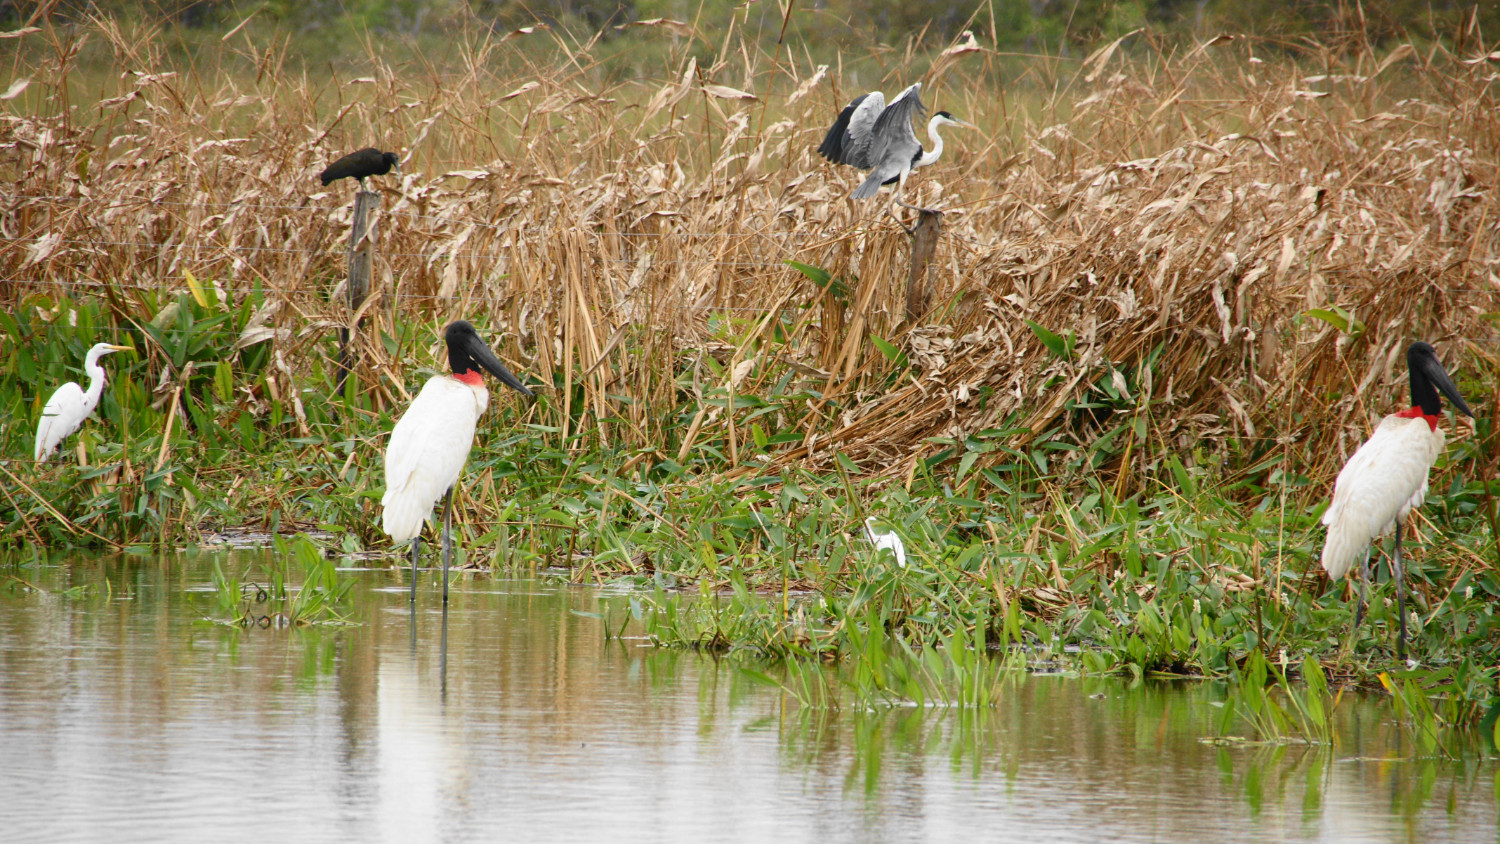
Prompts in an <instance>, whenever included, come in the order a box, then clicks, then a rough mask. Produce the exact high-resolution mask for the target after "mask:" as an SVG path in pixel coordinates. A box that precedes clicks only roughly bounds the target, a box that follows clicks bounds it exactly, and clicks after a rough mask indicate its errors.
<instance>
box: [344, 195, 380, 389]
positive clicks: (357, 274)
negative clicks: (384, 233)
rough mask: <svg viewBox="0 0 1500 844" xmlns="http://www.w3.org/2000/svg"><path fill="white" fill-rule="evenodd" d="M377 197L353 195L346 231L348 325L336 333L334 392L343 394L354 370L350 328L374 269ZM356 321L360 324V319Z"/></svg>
mask: <svg viewBox="0 0 1500 844" xmlns="http://www.w3.org/2000/svg"><path fill="white" fill-rule="evenodd" d="M379 208H380V194H378V193H375V192H374V191H367V190H361V191H360V192H359V193H356V194H355V195H354V225H352V226H350V227H349V283H348V284H347V285H345V289H346V291H347V292H348V294H349V323H350V324H349V325H346V326H344V327H343V328H341V329H339V375H338V381H337V382H336V383H335V384H334V392H335V393H342V392H343V391H344V381H345V380H347V379H348V377H349V373H350V372H351V371H352V370H353V369H354V363H355V361H354V357H355V354H354V343H353V339H354V337H353V333H352V332H351V331H350V329H351V328H353V329H358V326H357V325H355V324H354V316H355V314H358V313H359V309H360V307H361V306H362V305H364V303H365V298H366V297H368V296H369V295H370V271H371V269H372V268H373V267H374V265H375V225H374V223H373V222H372V216H371V213H370V212H371V211H376V210H379ZM359 321H360V322H361V323H363V322H364V317H360V319H359Z"/></svg>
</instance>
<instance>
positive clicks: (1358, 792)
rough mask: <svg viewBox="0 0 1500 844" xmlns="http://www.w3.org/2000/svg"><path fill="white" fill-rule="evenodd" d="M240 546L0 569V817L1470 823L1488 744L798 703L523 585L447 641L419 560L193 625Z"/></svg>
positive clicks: (1064, 698) (1138, 703)
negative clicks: (244, 620) (1430, 751)
mask: <svg viewBox="0 0 1500 844" xmlns="http://www.w3.org/2000/svg"><path fill="white" fill-rule="evenodd" d="M257 553H262V552H237V553H236V554H235V555H233V556H219V557H217V558H216V557H213V556H209V555H201V556H198V557H195V558H187V557H182V556H175V557H172V558H168V559H149V558H135V557H124V558H120V557H113V558H105V559H92V560H78V559H74V560H70V561H67V564H66V565H64V564H61V563H47V564H36V563H28V564H24V565H22V564H16V563H0V840H4V841H10V842H21V841H46V842H55V841H108V842H122V841H207V840H215V841H237V840H257V841H279V840H297V841H350V840H361V841H392V842H408V841H429V840H441V841H494V840H501V841H504V840H515V841H768V840H773V841H776V842H778V844H779V843H780V842H799V841H809V842H812V841H816V842H839V841H944V842H946V841H1024V842H1042V841H1100V840H1108V841H1174V840H1177V841H1189V842H1212V841H1244V840H1250V839H1252V838H1253V839H1256V840H1264V841H1274V840H1289V841H1340V842H1344V841H1423V842H1428V841H1466V842H1467V841H1494V840H1496V838H1497V827H1496V824H1497V813H1496V805H1497V803H1496V782H1495V775H1496V765H1495V764H1494V762H1493V761H1486V760H1478V759H1469V760H1463V761H1459V762H1449V761H1440V760H1435V759H1426V758H1420V757H1419V756H1418V754H1417V752H1416V751H1415V750H1414V749H1413V748H1411V747H1410V746H1408V745H1407V744H1404V743H1403V739H1402V736H1401V734H1400V733H1399V731H1397V730H1395V729H1394V728H1393V727H1392V725H1391V723H1390V715H1389V712H1388V711H1387V710H1386V709H1384V708H1383V706H1382V705H1381V704H1380V703H1379V702H1378V701H1374V700H1365V701H1355V702H1352V703H1351V702H1350V701H1349V700H1345V701H1344V703H1343V704H1342V705H1341V707H1340V711H1339V729H1340V734H1339V736H1338V741H1337V744H1336V746H1335V747H1334V748H1333V749H1332V750H1328V749H1319V748H1307V747H1277V748H1269V747H1232V748H1226V747H1218V746H1214V745H1210V744H1205V743H1203V742H1201V741H1199V739H1200V738H1201V737H1203V736H1205V735H1212V734H1214V733H1215V729H1214V728H1213V726H1212V724H1213V723H1214V721H1215V719H1216V717H1217V713H1218V711H1219V710H1218V708H1217V707H1216V705H1215V702H1216V700H1218V699H1221V698H1222V695H1223V691H1222V689H1217V688H1216V687H1214V686H1211V685H1209V684H1147V685H1141V686H1135V687H1132V686H1130V685H1129V684H1127V683H1124V682H1116V681H1099V680H1079V679H1071V678H1063V677H1031V678H1022V677H1018V678H1017V680H1016V682H1015V683H1014V684H1013V685H1010V686H1007V687H1006V689H1005V692H1004V694H1003V695H1002V700H1001V702H1000V704H999V705H998V706H996V707H994V708H993V709H986V710H982V711H977V712H976V711H961V710H951V709H926V710H921V709H915V708H896V709H886V710H882V711H875V712H869V711H865V712H854V711H848V710H845V711H844V712H842V713H835V714H830V713H818V712H808V711H807V710H803V709H799V708H798V707H796V706H795V705H793V704H792V703H791V702H790V701H788V700H787V699H785V698H784V697H783V696H782V695H781V694H780V693H779V692H778V691H777V690H775V689H772V688H768V687H767V686H765V685H762V684H757V683H755V682H753V681H752V680H751V679H749V678H748V677H747V675H745V674H744V673H743V672H741V671H739V670H737V669H736V667H735V663H734V662H733V661H729V660H715V659H713V658H710V657H704V656H699V655H696V654H691V653H681V652H675V651H663V650H658V649H653V648H650V647H646V646H645V643H644V642H641V641H639V640H627V641H624V642H621V641H609V642H606V641H605V637H604V635H603V628H602V625H601V622H600V620H599V619H597V618H593V617H589V616H585V615H579V614H578V613H599V612H600V611H601V610H604V611H608V610H609V609H610V607H611V606H616V607H617V606H618V604H619V603H620V602H621V600H622V599H620V598H619V597H618V596H617V595H616V596H612V595H611V594H609V593H601V592H599V591H597V590H593V589H584V588H579V587H573V586H566V585H560V584H557V583H552V582H547V581H545V580H500V581H496V580H489V579H475V580H464V579H460V580H457V581H456V582H455V585H454V591H453V596H452V605H451V608H450V611H449V614H448V616H447V629H446V644H447V647H446V659H445V658H444V649H443V642H444V620H443V615H442V613H441V612H440V601H439V600H438V594H439V593H438V591H437V587H436V584H435V583H433V582H432V581H431V580H427V581H425V582H424V583H423V584H422V591H421V594H420V596H419V602H418V608H417V611H416V613H415V614H412V613H411V612H410V611H409V608H408V603H407V595H406V591H405V586H404V583H403V581H402V580H401V578H400V577H399V576H398V575H397V574H395V573H392V572H389V571H384V570H378V571H355V572H351V573H349V574H348V575H347V576H348V577H351V578H353V579H354V580H355V582H356V584H355V587H354V591H353V593H352V596H351V597H352V602H351V606H352V611H351V616H352V618H353V620H355V621H357V622H359V624H358V625H356V626H347V627H307V628H300V629H291V630H277V629H275V628H271V629H251V630H244V629H240V628H237V627H232V626H225V625H223V624H221V623H216V621H215V619H222V618H223V617H224V614H223V612H222V611H221V609H220V607H219V605H218V604H217V602H216V598H215V595H214V592H213V585H212V581H211V571H212V564H213V562H214V561H215V559H217V560H218V561H219V562H220V563H221V564H222V565H224V567H225V569H226V570H227V571H230V572H235V571H251V570H253V567H254V564H255V554H257ZM23 581H24V583H25V584H29V585H31V586H36V587H40V589H41V590H42V591H33V590H32V589H30V588H27V587H26V586H24V585H23V583H22V582H23ZM771 670H773V671H774V669H771Z"/></svg>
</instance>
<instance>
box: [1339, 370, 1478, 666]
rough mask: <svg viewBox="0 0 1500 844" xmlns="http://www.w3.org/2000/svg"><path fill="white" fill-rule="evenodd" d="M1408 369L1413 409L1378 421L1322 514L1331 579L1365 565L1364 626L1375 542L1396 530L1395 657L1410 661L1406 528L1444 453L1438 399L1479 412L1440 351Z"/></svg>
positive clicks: (1392, 566) (1356, 619)
mask: <svg viewBox="0 0 1500 844" xmlns="http://www.w3.org/2000/svg"><path fill="white" fill-rule="evenodd" d="M1406 367H1407V371H1408V374H1409V377H1410V378H1411V401H1412V406H1411V407H1410V408H1409V409H1407V410H1403V411H1401V412H1400V413H1393V414H1391V415H1390V416H1387V417H1385V418H1384V419H1382V420H1380V425H1379V426H1377V427H1376V428H1375V433H1374V434H1371V435H1370V439H1369V440H1367V441H1366V442H1365V444H1364V445H1362V446H1360V447H1359V450H1358V451H1356V452H1354V456H1353V457H1351V458H1349V462H1348V463H1345V464H1344V468H1343V469H1342V470H1341V471H1340V472H1339V476H1338V480H1336V481H1335V482H1334V485H1333V503H1332V504H1330V505H1329V506H1328V510H1327V512H1325V513H1324V514H1323V524H1325V525H1327V526H1328V538H1327V540H1326V541H1325V542H1324V543H1323V569H1324V570H1325V571H1327V572H1328V576H1329V577H1330V578H1332V579H1333V580H1338V579H1340V578H1342V577H1344V575H1346V574H1347V573H1348V572H1349V569H1350V567H1351V566H1353V565H1354V561H1355V559H1356V558H1358V559H1359V560H1360V561H1361V562H1360V573H1361V574H1362V575H1363V576H1364V582H1363V583H1361V584H1360V607H1359V609H1358V610H1356V611H1355V615H1354V623H1355V625H1356V626H1358V624H1359V617H1360V612H1361V611H1362V610H1363V609H1364V603H1365V599H1366V590H1367V588H1368V587H1367V585H1366V584H1368V583H1369V580H1370V543H1371V542H1372V541H1374V540H1375V539H1377V538H1379V537H1381V536H1384V535H1385V534H1386V532H1388V531H1389V530H1391V528H1392V527H1394V528H1395V529H1396V544H1395V551H1394V553H1392V554H1391V556H1390V558H1389V559H1390V569H1391V579H1392V580H1394V581H1396V611H1397V613H1398V615H1399V616H1400V619H1401V632H1400V634H1399V638H1398V639H1397V640H1396V654H1397V657H1398V658H1400V659H1405V658H1406V582H1405V575H1404V572H1403V570H1402V568H1401V523H1402V522H1403V521H1405V520H1406V516H1407V514H1408V513H1410V512H1411V511H1412V510H1413V509H1415V508H1417V507H1420V506H1422V500H1423V499H1425V498H1426V497H1427V473H1428V470H1430V469H1431V468H1432V464H1433V462H1434V461H1436V460H1437V456H1438V455H1439V454H1441V453H1442V451H1443V431H1442V429H1441V428H1439V427H1438V423H1440V422H1442V420H1443V417H1442V413H1443V408H1442V402H1441V400H1440V399H1439V396H1438V393H1439V391H1441V393H1442V395H1444V396H1447V397H1448V400H1449V401H1450V402H1452V403H1453V406H1454V407H1456V408H1458V409H1459V410H1461V411H1463V412H1464V413H1466V414H1468V415H1469V416H1470V417H1471V418H1472V417H1473V416H1474V413H1473V412H1472V411H1470V410H1469V406H1468V405H1467V404H1465V403H1464V398H1463V396H1461V395H1459V394H1458V388H1457V387H1455V386H1453V382H1452V381H1451V380H1450V379H1449V378H1448V373H1447V372H1445V371H1444V370H1443V365H1442V364H1441V363H1439V362H1438V358H1437V352H1436V351H1435V350H1434V349H1433V348H1432V346H1429V345H1428V344H1426V343H1423V342H1420V341H1419V342H1416V343H1413V344H1411V348H1409V349H1407V351H1406Z"/></svg>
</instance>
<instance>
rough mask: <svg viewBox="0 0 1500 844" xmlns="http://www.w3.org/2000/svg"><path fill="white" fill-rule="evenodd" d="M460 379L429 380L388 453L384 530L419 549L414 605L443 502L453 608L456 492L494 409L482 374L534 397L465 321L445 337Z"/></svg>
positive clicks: (445, 560) (382, 503)
mask: <svg viewBox="0 0 1500 844" xmlns="http://www.w3.org/2000/svg"><path fill="white" fill-rule="evenodd" d="M444 342H445V343H446V344H447V346H448V365H449V366H450V367H451V368H452V369H453V374H452V375H451V376H448V375H435V376H433V377H431V378H429V379H427V383H426V384H425V385H423V387H422V392H421V393H419V394H417V397H416V399H415V400H414V401H412V403H411V407H409V408H407V409H406V413H404V414H402V416H401V419H400V420H399V421H397V422H396V427H395V428H393V429H392V430H391V440H390V443H389V444H388V445H387V446H386V449H385V496H384V497H383V498H382V499H381V501H380V506H381V510H382V512H381V527H382V528H384V530H385V532H386V533H387V534H388V535H389V536H390V537H391V540H392V541H393V542H396V543H398V544H399V543H402V542H406V541H408V540H409V541H410V542H411V599H412V600H413V601H415V600H416V599H417V553H418V551H419V550H420V549H421V543H422V524H423V523H424V522H426V521H427V517H428V515H430V514H431V513H432V507H433V505H435V504H436V503H437V500H438V498H442V499H443V603H445V604H446V603H447V602H448V559H449V557H450V556H452V552H453V538H452V535H451V534H452V527H451V524H452V511H453V487H454V485H456V484H457V483H458V477H459V475H461V474H463V470H464V463H465V462H467V461H468V459H469V449H470V448H471V447H473V445H474V427H475V426H476V425H477V424H478V422H479V417H480V415H481V414H483V413H484V411H485V408H487V407H489V404H490V394H489V391H488V390H486V389H485V387H484V379H483V378H482V377H481V376H480V370H481V369H483V370H485V371H488V372H489V373H490V374H491V375H493V376H495V377H496V378H499V379H500V380H501V381H502V382H504V383H505V385H506V386H508V387H510V388H512V389H514V390H515V391H516V392H518V393H520V394H521V395H524V396H531V395H534V394H533V393H532V392H531V391H530V390H528V389H527V388H526V385H524V384H522V383H521V381H520V379H518V378H516V376H514V375H512V374H511V372H510V370H508V369H506V368H505V364H503V363H501V362H500V358H498V357H496V356H495V353H494V352H492V351H490V347H489V346H486V345H485V344H484V341H483V340H481V339H479V333H478V332H477V331H475V330H474V326H473V325H470V324H469V323H467V322H465V321H463V320H457V321H455V322H453V323H452V324H450V325H449V326H448V328H447V330H446V331H445V332H444Z"/></svg>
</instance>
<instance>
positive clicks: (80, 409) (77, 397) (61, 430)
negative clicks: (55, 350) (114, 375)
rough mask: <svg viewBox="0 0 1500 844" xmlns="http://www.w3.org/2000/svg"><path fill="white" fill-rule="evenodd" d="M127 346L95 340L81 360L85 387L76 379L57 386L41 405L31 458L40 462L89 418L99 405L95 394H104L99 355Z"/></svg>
mask: <svg viewBox="0 0 1500 844" xmlns="http://www.w3.org/2000/svg"><path fill="white" fill-rule="evenodd" d="M129 348H130V347H129V346H116V345H114V344H112V343H97V344H95V345H94V347H93V348H92V349H89V353H88V355H87V356H85V357H84V359H83V371H84V372H85V373H87V374H88V376H89V388H88V389H87V390H85V389H83V388H82V387H80V386H78V382H77V381H69V382H68V383H66V384H64V385H62V386H61V387H58V388H57V390H56V391H55V392H54V393H53V394H52V397H51V398H49V399H47V404H46V405H45V406H44V407H43V408H42V418H41V420H39V421H38V422H37V424H36V449H35V452H34V455H33V459H34V460H36V461H37V462H38V463H40V462H41V461H43V460H46V459H47V458H48V457H51V456H52V451H53V450H54V449H56V448H57V446H58V444H59V443H61V442H62V441H63V440H64V439H67V437H68V435H69V434H71V433H73V432H74V431H76V430H78V427H79V426H80V425H82V424H83V420H85V419H87V418H89V414H91V413H93V412H94V408H96V407H98V406H99V397H100V396H101V395H103V394H104V367H102V366H100V365H99V358H101V357H104V356H105V355H108V354H113V353H114V352H123V351H126V350H128V349H129Z"/></svg>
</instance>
